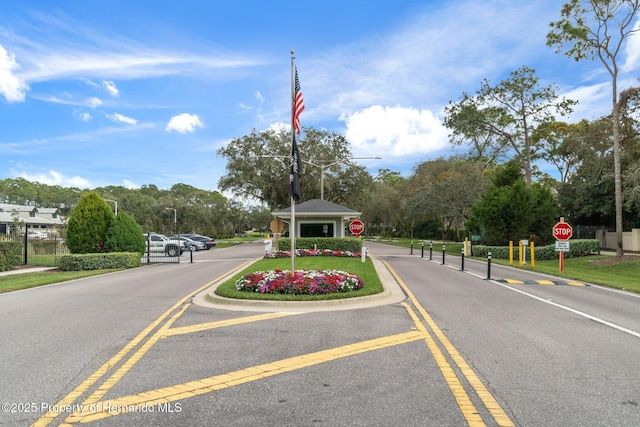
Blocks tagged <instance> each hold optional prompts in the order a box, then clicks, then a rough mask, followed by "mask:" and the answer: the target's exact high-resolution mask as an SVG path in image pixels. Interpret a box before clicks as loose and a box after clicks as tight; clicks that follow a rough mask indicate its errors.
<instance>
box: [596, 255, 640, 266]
mask: <svg viewBox="0 0 640 427" xmlns="http://www.w3.org/2000/svg"><path fill="white" fill-rule="evenodd" d="M639 259H640V256H638V255H622V256H619V257H618V256H612V257H608V258H602V259H596V260H593V261H589V264H591V265H601V266H606V265H614V264H618V263H621V262H629V261H637V260H639Z"/></svg>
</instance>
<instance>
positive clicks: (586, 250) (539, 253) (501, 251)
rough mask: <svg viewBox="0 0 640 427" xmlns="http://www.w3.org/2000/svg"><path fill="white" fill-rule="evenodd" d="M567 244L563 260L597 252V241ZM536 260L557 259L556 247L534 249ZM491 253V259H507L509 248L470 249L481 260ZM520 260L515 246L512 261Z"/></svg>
mask: <svg viewBox="0 0 640 427" xmlns="http://www.w3.org/2000/svg"><path fill="white" fill-rule="evenodd" d="M570 242H571V243H570V244H569V252H565V253H564V257H565V258H572V257H573V258H575V257H581V256H587V255H591V254H593V253H597V252H598V243H599V242H598V240H597V239H576V240H571V241H570ZM534 250H535V258H536V260H540V261H542V260H547V259H558V258H559V257H560V255H559V254H560V252H556V245H555V244H553V245H546V246H538V247H536V248H535V249H534ZM489 251H491V258H496V259H509V247H508V246H484V245H475V246H472V247H471V255H472V256H476V257H481V258H486V257H487V255H488V252H489ZM526 254H527V255H528V256H531V251H530V249H529V248H527V251H526ZM519 258H520V248H519V247H518V246H517V245H514V246H513V259H519Z"/></svg>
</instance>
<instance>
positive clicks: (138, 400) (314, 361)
mask: <svg viewBox="0 0 640 427" xmlns="http://www.w3.org/2000/svg"><path fill="white" fill-rule="evenodd" d="M427 336H428V334H425V332H422V331H410V332H404V333H400V334H396V335H390V336H386V337H381V338H374V339H371V340H367V341H361V342H357V343H354V344H348V345H344V346H340V347H335V348H331V349H327V350H321V351H317V352H315V353H308V354H304V355H301V356H294V357H290V358H287V359H282V360H278V361H275V362H271V363H265V364H262V365H256V366H252V367H249V368H246V369H240V370H238V371H234V372H229V373H226V374H221V375H215V376H212V377H209V378H204V379H200V380H195V381H189V382H186V383H183V384H177V385H174V386H169V387H164V388H159V389H155V390H149V391H146V392H142V393H138V394H132V395H129V396H123V397H119V398H115V399H109V400H105V401H101V402H96V403H95V404H93V405H90V408H87V407H83V409H94V410H93V411H91V412H89V411H84V412H78V411H77V412H74V413H73V414H71V415H70V416H69V417H67V419H66V420H65V422H66V423H78V422H80V423H85V422H90V421H96V420H100V419H103V418H108V417H111V416H114V415H119V414H122V413H126V412H129V411H135V410H136V409H137V408H141V407H144V406H152V405H158V404H163V403H170V402H175V401H177V400H182V399H186V398H189V397H194V396H199V395H202V394H206V393H211V392H213V391H216V390H221V389H225V388H228V387H233V386H236V385H239V384H244V383H248V382H251V381H256V380H261V379H263V378H267V377H271V376H274V375H279V374H282V373H285V372H291V371H295V370H297V369H302V368H306V367H309V366H313V365H318V364H321V363H325V362H330V361H333V360H337V359H341V358H344V357H349V356H354V355H357V354H361V353H366V352H369V351H374V350H379V349H383V348H387V347H393V346H396V345H400V344H406V343H410V342H413V341H418V340H421V339H425V338H426V337H427Z"/></svg>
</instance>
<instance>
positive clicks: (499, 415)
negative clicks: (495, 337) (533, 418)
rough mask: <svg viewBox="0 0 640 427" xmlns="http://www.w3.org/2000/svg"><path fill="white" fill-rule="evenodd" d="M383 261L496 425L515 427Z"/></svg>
mask: <svg viewBox="0 0 640 427" xmlns="http://www.w3.org/2000/svg"><path fill="white" fill-rule="evenodd" d="M381 261H382V262H383V263H384V264H385V266H386V267H387V269H388V270H389V272H391V274H392V275H393V277H394V278H395V279H396V281H397V282H398V284H399V285H400V286H401V287H402V289H403V290H404V292H405V293H406V294H407V296H408V297H409V299H410V300H411V302H412V303H413V305H414V307H416V309H417V310H418V312H419V313H420V315H421V316H422V318H423V319H424V320H425V322H427V325H428V326H429V327H430V328H431V330H432V331H433V333H434V335H435V336H436V338H438V340H439V341H440V343H441V344H442V346H443V347H444V348H445V350H446V351H447V353H449V356H450V357H451V359H452V360H453V361H454V363H455V364H456V365H457V366H458V368H459V369H460V372H462V375H464V376H465V378H466V379H467V381H468V382H469V384H470V385H471V387H472V388H473V389H474V390H475V392H476V394H477V395H478V397H479V398H480V400H481V401H482V403H483V404H484V406H485V408H487V410H488V411H489V413H490V414H491V415H492V416H493V418H494V420H495V421H496V423H497V424H498V425H499V426H504V427H510V426H514V423H513V421H511V419H510V418H509V416H508V415H507V414H506V413H505V412H504V410H503V409H502V407H501V406H500V404H499V403H498V401H497V400H496V399H495V397H493V395H492V394H491V393H490V392H489V390H487V388H486V387H485V385H484V384H483V383H482V381H481V380H480V378H478V376H477V375H476V373H475V372H474V371H473V369H471V367H470V366H469V364H467V362H466V361H465V360H464V358H463V357H462V356H461V355H460V353H458V350H456V348H455V347H454V346H453V344H451V342H450V341H449V339H448V338H447V337H446V335H445V334H444V333H443V332H442V330H440V328H439V327H438V325H437V323H436V322H435V321H434V320H433V319H432V318H431V316H430V315H429V314H428V313H427V311H426V310H425V309H424V307H422V305H420V303H419V302H418V300H417V299H416V297H415V295H414V294H413V292H411V289H409V287H408V286H407V285H406V283H404V281H403V280H402V279H401V278H400V276H398V274H397V273H396V272H395V270H394V269H393V268H391V266H390V265H389V263H388V262H386V261H385V260H382V259H381ZM452 391H453V390H452ZM461 409H462V408H461ZM467 416H471V414H465V418H466V417H467Z"/></svg>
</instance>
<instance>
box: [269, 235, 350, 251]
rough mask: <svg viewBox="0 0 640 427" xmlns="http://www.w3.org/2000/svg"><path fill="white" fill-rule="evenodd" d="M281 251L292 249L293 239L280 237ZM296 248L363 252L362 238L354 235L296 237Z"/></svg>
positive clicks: (279, 246)
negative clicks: (356, 237)
mask: <svg viewBox="0 0 640 427" xmlns="http://www.w3.org/2000/svg"><path fill="white" fill-rule="evenodd" d="M278 248H279V250H281V251H288V250H291V239H278ZM296 249H316V250H325V249H329V250H332V251H342V252H361V251H362V239H354V238H352V237H296Z"/></svg>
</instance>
